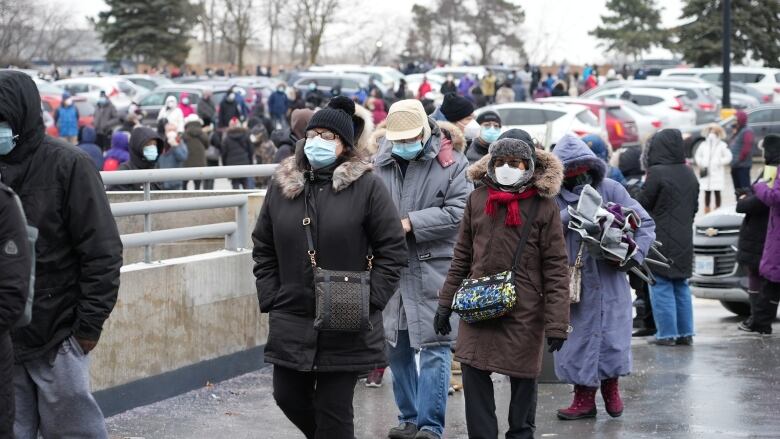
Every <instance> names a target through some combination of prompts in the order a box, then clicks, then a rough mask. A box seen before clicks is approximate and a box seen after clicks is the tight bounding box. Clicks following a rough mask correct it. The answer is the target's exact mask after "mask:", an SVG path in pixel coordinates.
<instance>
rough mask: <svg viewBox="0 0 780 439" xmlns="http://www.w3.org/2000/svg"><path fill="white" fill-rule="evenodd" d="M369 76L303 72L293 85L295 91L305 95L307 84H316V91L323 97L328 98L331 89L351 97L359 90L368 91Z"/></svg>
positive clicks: (307, 88)
mask: <svg viewBox="0 0 780 439" xmlns="http://www.w3.org/2000/svg"><path fill="white" fill-rule="evenodd" d="M369 77H370V76H369V75H364V74H355V73H332V72H304V73H301V74H300V76H299V78H298V79H297V80H296V81H295V83H294V84H293V87H295V88H296V89H297V90H300V91H302V92H303V93H304V95H305V94H306V92H307V91H308V90H309V84H311V83H312V82H316V83H317V90H319V91H320V92H322V93H323V94H324V95H325V96H330V95H331V91H332V90H333V89H341V94H342V95H344V96H349V97H352V96H353V95H355V94H356V93H357V92H358V91H360V89H361V88H362V89H365V90H368V79H369Z"/></svg>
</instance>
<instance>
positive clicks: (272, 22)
mask: <svg viewBox="0 0 780 439" xmlns="http://www.w3.org/2000/svg"><path fill="white" fill-rule="evenodd" d="M286 3H287V0H266V19H267V20H268V34H269V35H268V65H269V67H270V66H273V64H274V56H275V55H276V46H277V45H276V42H277V41H276V39H277V38H278V37H279V31H280V30H281V28H282V21H281V20H282V10H283V7H284V6H285V4H286Z"/></svg>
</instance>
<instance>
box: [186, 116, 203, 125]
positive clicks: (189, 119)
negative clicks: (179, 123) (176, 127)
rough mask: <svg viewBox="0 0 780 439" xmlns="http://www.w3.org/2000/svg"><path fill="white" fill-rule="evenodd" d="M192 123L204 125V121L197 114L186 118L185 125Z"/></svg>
mask: <svg viewBox="0 0 780 439" xmlns="http://www.w3.org/2000/svg"><path fill="white" fill-rule="evenodd" d="M190 122H198V123H199V124H200V125H203V121H202V120H201V119H200V118H199V117H198V115H197V114H195V113H192V114H190V115H189V116H187V117H185V118H184V125H187V124H188V123H190Z"/></svg>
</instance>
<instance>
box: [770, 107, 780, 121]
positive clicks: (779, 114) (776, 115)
mask: <svg viewBox="0 0 780 439" xmlns="http://www.w3.org/2000/svg"><path fill="white" fill-rule="evenodd" d="M772 122H775V123H780V109H777V110H772Z"/></svg>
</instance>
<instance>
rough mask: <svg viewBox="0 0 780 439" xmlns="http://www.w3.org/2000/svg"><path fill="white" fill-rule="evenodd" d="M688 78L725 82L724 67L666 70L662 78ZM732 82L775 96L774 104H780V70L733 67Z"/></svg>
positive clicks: (662, 73)
mask: <svg viewBox="0 0 780 439" xmlns="http://www.w3.org/2000/svg"><path fill="white" fill-rule="evenodd" d="M675 76H686V77H695V78H700V79H703V80H705V81H708V82H715V83H720V82H722V80H723V67H709V68H677V69H666V70H664V71H662V72H661V77H662V78H663V77H675ZM731 80H732V81H733V82H741V83H743V84H748V85H750V86H752V87H753V88H755V89H757V90H759V91H761V92H762V93H766V94H774V102H780V69H774V68H768V67H742V66H733V67H731Z"/></svg>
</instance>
